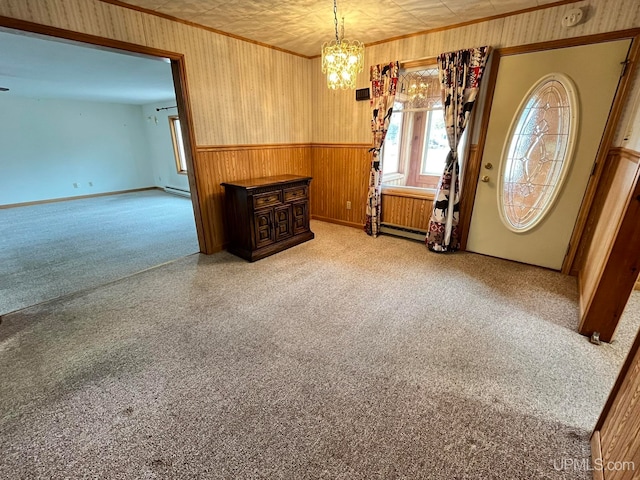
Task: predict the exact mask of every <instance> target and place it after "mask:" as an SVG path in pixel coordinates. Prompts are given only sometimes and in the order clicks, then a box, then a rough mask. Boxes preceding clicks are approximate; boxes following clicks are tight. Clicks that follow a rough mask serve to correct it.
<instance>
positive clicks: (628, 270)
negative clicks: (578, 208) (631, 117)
mask: <svg viewBox="0 0 640 480" xmlns="http://www.w3.org/2000/svg"><path fill="white" fill-rule="evenodd" d="M608 162H609V164H608V168H607V170H608V172H607V173H606V175H605V179H606V181H605V183H603V185H602V189H600V190H599V191H598V198H597V202H596V204H597V205H598V207H599V208H600V211H599V212H598V211H596V212H592V214H591V217H592V218H593V219H597V221H596V220H594V222H595V223H594V222H591V225H590V227H589V229H590V230H589V231H590V232H591V231H592V232H593V233H592V234H591V239H590V242H589V243H588V245H587V244H586V243H585V245H584V246H583V247H582V248H581V250H584V251H585V252H586V253H583V254H582V255H581V266H580V270H579V272H578V286H579V292H580V313H581V322H580V326H579V331H580V333H582V334H584V335H591V334H592V333H593V332H599V333H600V338H601V339H602V340H604V341H607V342H608V341H611V339H612V338H613V335H614V333H615V329H616V327H617V324H618V321H619V319H620V315H621V314H622V311H623V310H624V307H625V305H626V303H627V300H628V298H629V294H630V293H631V290H632V289H633V287H634V284H635V282H636V280H637V278H638V268H639V261H640V217H639V218H637V219H635V220H634V217H633V215H634V214H635V210H638V209H639V205H640V184H639V183H638V179H639V174H640V153H639V152H635V151H631V150H626V149H621V148H616V149H613V150H612V151H611V153H610V155H609V156H608ZM607 187H608V188H607ZM587 240H588V239H586V238H585V242H587ZM636 244H637V246H636Z"/></svg>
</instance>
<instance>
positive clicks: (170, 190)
mask: <svg viewBox="0 0 640 480" xmlns="http://www.w3.org/2000/svg"><path fill="white" fill-rule="evenodd" d="M164 191H165V192H167V193H171V194H173V195H180V196H181V197H187V198H191V192H189V190H182V189H181V188H176V187H170V186H168V185H167V186H166V187H164Z"/></svg>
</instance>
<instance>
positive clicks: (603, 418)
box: [591, 335, 640, 480]
mask: <svg viewBox="0 0 640 480" xmlns="http://www.w3.org/2000/svg"><path fill="white" fill-rule="evenodd" d="M639 347H640V335H639V336H638V337H636V340H635V342H634V344H633V346H632V347H631V351H630V352H629V355H628V356H627V359H626V360H625V363H624V364H623V366H622V370H621V371H620V374H619V376H618V379H617V380H616V383H615V384H614V387H613V389H612V391H611V394H610V395H609V399H608V400H607V403H606V405H605V407H604V409H603V411H602V414H601V415H600V419H599V420H598V423H597V424H596V428H595V430H594V432H593V436H592V438H591V446H592V447H591V448H592V458H593V460H594V461H593V465H602V466H604V468H603V469H602V470H600V469H596V470H595V471H594V478H601V479H606V480H636V479H638V478H640V435H638V431H640V401H639V400H640V348H639ZM622 462H631V463H626V464H625V463H622ZM612 467H613V468H612Z"/></svg>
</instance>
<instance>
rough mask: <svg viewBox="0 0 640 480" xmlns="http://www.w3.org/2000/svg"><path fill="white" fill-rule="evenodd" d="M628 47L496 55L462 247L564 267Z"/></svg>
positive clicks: (615, 45) (616, 45)
mask: <svg viewBox="0 0 640 480" xmlns="http://www.w3.org/2000/svg"><path fill="white" fill-rule="evenodd" d="M630 44H631V40H620V41H613V42H605V43H598V44H593V45H584V46H579V47H568V48H561V49H556V50H547V51H543V52H534V53H525V54H520V55H512V56H506V57H503V58H501V59H500V66H499V69H498V77H497V82H496V87H495V94H494V97H493V103H492V106H491V114H490V117H489V125H488V129H487V139H486V144H485V147H484V153H483V155H482V168H481V173H480V180H479V181H478V187H477V190H476V199H475V203H474V206H473V214H472V218H471V226H470V228H469V238H468V242H467V250H469V251H472V252H477V253H482V254H485V255H491V256H494V257H501V258H506V259H509V260H515V261H518V262H523V263H528V264H532V265H539V266H542V267H547V268H552V269H555V270H559V269H560V268H561V267H562V262H563V260H564V257H565V254H566V252H567V249H568V245H569V240H570V239H571V234H572V232H573V228H574V225H575V222H576V218H577V216H578V212H579V210H580V205H581V202H582V198H583V196H584V192H585V189H586V186H587V183H588V181H589V177H590V175H591V172H592V170H593V165H594V162H595V158H596V154H597V151H598V146H599V144H600V140H601V138H602V134H603V132H604V128H605V125H606V123H607V118H608V115H609V111H610V109H611V104H612V103H613V98H614V96H615V93H616V89H617V87H618V82H619V80H620V73H621V71H622V66H621V62H624V61H625V59H626V58H627V53H628V51H629V46H630Z"/></svg>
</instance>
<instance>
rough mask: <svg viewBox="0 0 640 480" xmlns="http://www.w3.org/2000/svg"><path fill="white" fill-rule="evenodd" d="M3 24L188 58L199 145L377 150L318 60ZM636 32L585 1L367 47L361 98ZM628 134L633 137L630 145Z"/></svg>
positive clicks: (137, 24) (55, 5) (135, 34)
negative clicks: (444, 68)
mask: <svg viewBox="0 0 640 480" xmlns="http://www.w3.org/2000/svg"><path fill="white" fill-rule="evenodd" d="M575 6H582V7H585V8H586V21H585V22H584V23H582V24H581V25H578V26H577V27H574V28H572V29H565V28H563V27H562V26H561V24H560V19H561V18H562V15H563V12H564V11H565V10H567V9H569V8H573V7H575ZM0 15H4V16H8V17H14V18H19V19H24V20H29V21H32V22H36V23H42V24H47V25H53V26H56V27H60V28H65V29H70V30H75V31H79V32H84V33H90V34H94V35H100V36H104V37H109V38H114V39H117V40H123V41H127V42H132V43H138V44H142V45H147V46H150V47H155V48H160V49H165V50H170V51H175V52H179V53H184V55H185V59H186V66H187V75H188V82H189V89H190V90H189V91H190V94H191V104H192V107H193V112H194V123H195V135H196V141H197V144H198V145H228V144H264V143H301V142H308V141H312V142H319V143H332V142H336V143H367V142H369V141H370V134H369V126H368V115H369V114H368V102H355V100H354V93H353V92H352V91H349V92H342V91H338V92H335V91H329V90H328V89H327V88H326V86H325V83H324V82H325V79H324V78H323V76H322V74H321V73H320V60H319V59H318V58H316V59H313V60H307V59H304V58H300V57H297V56H293V55H288V54H286V53H283V52H279V51H276V50H272V49H269V48H264V47H260V46H258V45H254V44H251V43H247V42H243V41H240V40H236V39H233V38H230V37H226V36H222V35H217V34H214V33H211V32H208V31H205V30H202V29H199V28H194V27H190V26H187V25H183V24H181V23H176V22H172V21H170V20H166V19H163V18H159V17H155V16H151V15H147V14H143V13H140V12H137V11H134V10H130V9H125V8H121V7H118V6H114V5H111V4H107V3H103V2H98V1H95V0H0ZM633 27H640V2H638V1H637V0H606V1H605V0H585V1H583V2H579V3H577V4H570V5H564V6H559V7H552V8H549V9H544V10H538V11H534V12H530V13H525V14H521V15H516V16H511V17H507V18H502V19H497V20H491V21H488V22H483V23H479V24H474V25H469V26H466V27H461V28H456V29H451V30H445V31H440V32H435V33H431V34H427V35H421V36H415V37H409V38H405V39H401V40H397V41H394V42H388V43H382V44H379V45H375V46H371V47H368V48H367V49H366V59H365V71H364V72H362V73H361V74H360V75H359V78H358V88H362V87H366V86H368V85H367V84H368V75H367V73H366V70H367V69H368V66H369V65H371V64H373V63H379V62H386V61H390V60H395V59H398V60H415V59H419V58H425V57H432V56H435V55H437V54H439V53H441V52H444V51H449V50H454V49H458V48H465V47H471V46H478V45H491V46H493V47H506V46H514V45H520V44H525V43H531V42H537V41H546V40H554V39H560V38H566V37H569V36H580V35H587V34H593V33H601V32H606V31H612V30H622V29H626V28H633ZM636 70H639V69H638V67H636ZM636 73H637V72H636ZM639 76H640V75H638V74H636V81H635V85H634V89H633V92H632V95H631V98H630V101H629V102H628V104H627V106H626V108H625V112H624V116H623V121H622V122H621V125H622V128H621V129H620V131H619V132H618V134H617V136H616V139H615V145H618V146H625V147H627V148H632V149H636V150H640V111H638V110H640V108H639V106H638V105H637V104H638V103H640V102H637V101H635V102H634V100H635V98H637V96H638V95H640V79H639V78H638V77H639ZM634 104H636V106H635V108H633V105H634ZM632 110H633V111H632ZM627 127H629V128H631V130H632V132H631V136H630V140H629V141H627V142H624V141H623V135H624V133H626V132H624V131H623V130H626V129H628V128H627Z"/></svg>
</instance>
